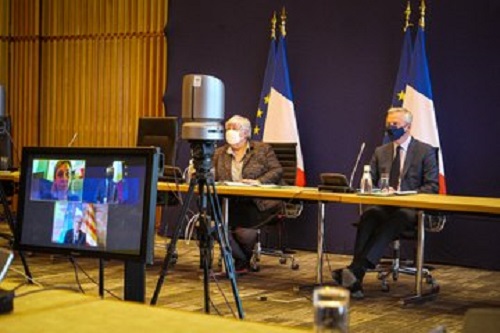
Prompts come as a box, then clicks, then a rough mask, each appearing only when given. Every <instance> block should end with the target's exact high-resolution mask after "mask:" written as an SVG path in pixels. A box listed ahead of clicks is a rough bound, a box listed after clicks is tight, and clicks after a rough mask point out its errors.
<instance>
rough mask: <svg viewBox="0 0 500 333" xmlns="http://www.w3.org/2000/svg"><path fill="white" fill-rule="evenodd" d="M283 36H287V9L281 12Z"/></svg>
mask: <svg viewBox="0 0 500 333" xmlns="http://www.w3.org/2000/svg"><path fill="white" fill-rule="evenodd" d="M281 36H283V37H285V36H286V10H285V7H283V9H282V10H281Z"/></svg>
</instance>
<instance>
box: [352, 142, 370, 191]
mask: <svg viewBox="0 0 500 333" xmlns="http://www.w3.org/2000/svg"><path fill="white" fill-rule="evenodd" d="M365 146H366V145H365V143H364V142H363V143H362V144H361V147H360V148H359V153H358V157H357V158H356V163H354V168H353V169H352V172H351V179H350V180H349V187H350V188H352V181H353V179H354V174H355V173H356V170H357V169H358V165H359V161H360V160H361V155H363V151H364V150H365Z"/></svg>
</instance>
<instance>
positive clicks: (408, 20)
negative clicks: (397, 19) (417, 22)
mask: <svg viewBox="0 0 500 333" xmlns="http://www.w3.org/2000/svg"><path fill="white" fill-rule="evenodd" d="M410 15H411V6H410V1H409V0H408V4H407V5H406V10H405V16H406V19H405V26H404V28H403V31H405V32H406V30H407V29H408V28H409V27H410V26H411V25H412V24H411V23H410Z"/></svg>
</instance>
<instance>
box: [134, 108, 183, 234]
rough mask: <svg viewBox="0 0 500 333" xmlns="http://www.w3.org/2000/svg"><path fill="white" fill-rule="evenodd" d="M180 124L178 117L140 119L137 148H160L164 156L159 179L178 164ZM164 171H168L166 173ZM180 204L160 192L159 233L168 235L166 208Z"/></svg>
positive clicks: (171, 196)
mask: <svg viewBox="0 0 500 333" xmlns="http://www.w3.org/2000/svg"><path fill="white" fill-rule="evenodd" d="M178 131H179V124H178V118H177V117H162V118H139V126H138V131H137V146H138V147H151V146H153V147H158V148H160V151H161V153H162V154H163V161H160V165H159V169H160V172H159V174H158V175H159V178H160V179H162V178H164V176H169V175H171V174H173V175H176V174H179V173H171V172H170V171H172V170H173V169H175V165H176V162H177V137H178ZM164 170H168V172H165V174H164ZM180 174H181V173H180ZM165 180H167V181H175V182H177V181H180V179H165ZM178 203H179V202H178V200H177V197H176V196H173V195H172V194H169V193H166V192H158V193H157V199H156V206H157V207H161V222H160V226H159V228H158V233H160V234H161V235H166V233H167V221H166V215H167V214H165V212H166V207H167V206H174V205H177V204H178Z"/></svg>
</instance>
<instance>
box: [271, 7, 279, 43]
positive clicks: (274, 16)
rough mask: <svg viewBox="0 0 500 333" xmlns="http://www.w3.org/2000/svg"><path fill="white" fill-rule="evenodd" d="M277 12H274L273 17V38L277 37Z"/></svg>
mask: <svg viewBox="0 0 500 333" xmlns="http://www.w3.org/2000/svg"><path fill="white" fill-rule="evenodd" d="M277 21H278V19H277V18H276V12H273V18H272V19H271V39H276V22H277Z"/></svg>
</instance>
